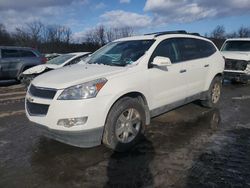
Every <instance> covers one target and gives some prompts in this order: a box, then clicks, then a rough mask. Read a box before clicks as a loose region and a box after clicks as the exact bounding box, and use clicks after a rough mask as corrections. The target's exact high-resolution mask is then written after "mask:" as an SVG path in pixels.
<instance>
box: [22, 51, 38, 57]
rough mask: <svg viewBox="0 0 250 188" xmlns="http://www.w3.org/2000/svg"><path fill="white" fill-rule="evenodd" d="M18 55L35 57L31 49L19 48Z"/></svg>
mask: <svg viewBox="0 0 250 188" xmlns="http://www.w3.org/2000/svg"><path fill="white" fill-rule="evenodd" d="M19 53H20V57H36V55H35V54H34V53H33V52H32V51H28V50H19Z"/></svg>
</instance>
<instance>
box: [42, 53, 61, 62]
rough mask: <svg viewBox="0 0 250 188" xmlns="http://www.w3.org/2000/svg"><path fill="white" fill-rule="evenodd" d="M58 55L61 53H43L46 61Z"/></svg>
mask: <svg viewBox="0 0 250 188" xmlns="http://www.w3.org/2000/svg"><path fill="white" fill-rule="evenodd" d="M59 55H62V54H58V53H52V54H44V56H45V57H46V58H47V60H48V61H49V60H51V59H54V58H56V57H58V56H59Z"/></svg>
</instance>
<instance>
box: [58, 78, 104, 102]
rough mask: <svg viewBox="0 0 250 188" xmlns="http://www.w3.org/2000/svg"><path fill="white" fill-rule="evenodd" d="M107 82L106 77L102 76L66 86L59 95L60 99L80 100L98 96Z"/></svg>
mask: <svg viewBox="0 0 250 188" xmlns="http://www.w3.org/2000/svg"><path fill="white" fill-rule="evenodd" d="M106 82H107V79H106V78H100V79H97V80H93V81H90V82H86V83H83V84H79V85H75V86H72V87H69V88H66V89H64V91H63V92H62V93H61V95H60V96H59V97H58V100H79V99H88V98H93V97H96V95H97V93H98V92H99V91H100V90H101V88H102V87H103V86H104V85H105V84H106Z"/></svg>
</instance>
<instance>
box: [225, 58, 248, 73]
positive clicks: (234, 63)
mask: <svg viewBox="0 0 250 188" xmlns="http://www.w3.org/2000/svg"><path fill="white" fill-rule="evenodd" d="M247 64H248V62H247V61H243V60H235V59H226V61H225V69H226V70H239V71H244V70H245V69H246V68H247Z"/></svg>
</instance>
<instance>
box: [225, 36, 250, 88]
mask: <svg viewBox="0 0 250 188" xmlns="http://www.w3.org/2000/svg"><path fill="white" fill-rule="evenodd" d="M221 52H222V54H223V56H224V57H225V61H226V63H225V70H224V78H225V79H227V80H231V81H234V82H242V83H247V82H248V81H249V80H250V38H235V39H228V40H226V41H225V43H224V44H223V46H222V48H221Z"/></svg>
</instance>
